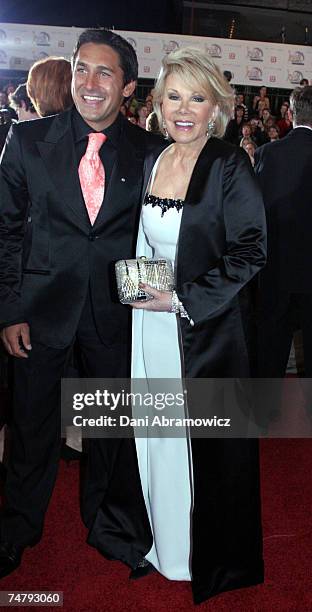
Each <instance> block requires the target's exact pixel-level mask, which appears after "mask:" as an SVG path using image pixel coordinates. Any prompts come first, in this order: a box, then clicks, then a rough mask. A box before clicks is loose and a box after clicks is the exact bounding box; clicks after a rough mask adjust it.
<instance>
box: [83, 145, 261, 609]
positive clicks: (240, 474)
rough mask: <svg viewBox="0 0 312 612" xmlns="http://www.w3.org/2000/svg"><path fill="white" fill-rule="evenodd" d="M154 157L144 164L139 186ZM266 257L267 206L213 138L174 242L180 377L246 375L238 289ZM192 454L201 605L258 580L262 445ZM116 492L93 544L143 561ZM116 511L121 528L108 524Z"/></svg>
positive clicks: (236, 160)
mask: <svg viewBox="0 0 312 612" xmlns="http://www.w3.org/2000/svg"><path fill="white" fill-rule="evenodd" d="M157 153H158V151H157ZM157 153H155V154H153V155H151V156H150V157H149V158H148V159H147V162H146V170H145V187H146V185H147V184H148V179H149V176H150V171H151V169H152V167H153V165H154V162H155V159H156V157H157ZM265 256H266V230H265V215H264V208H263V202H262V197H261V193H260V191H259V188H258V186H257V183H256V179H255V177H254V174H253V170H252V168H251V165H250V162H249V159H248V158H247V155H246V154H245V152H244V151H242V150H241V149H238V148H236V147H234V146H232V145H230V144H228V143H225V142H223V141H221V140H219V139H215V138H212V139H210V140H209V141H208V143H207V145H206V146H205V147H204V149H203V150H202V152H201V154H200V156H199V159H198V161H197V163H196V165H195V168H194V171H193V174H192V178H191V181H190V184H189V188H188V192H187V196H186V200H185V204H184V208H183V213H182V219H181V226H180V235H179V241H178V254H177V293H178V295H179V298H180V299H181V301H182V302H183V304H184V306H185V308H186V309H187V311H188V313H189V315H190V316H191V317H192V319H193V321H194V325H193V326H192V325H190V323H189V322H188V321H187V320H186V319H184V320H183V319H181V320H180V323H181V332H182V343H183V353H184V370H185V371H184V374H185V376H186V377H208V378H209V377H222V378H225V377H240V376H241V377H245V376H248V375H249V368H248V343H249V339H248V334H247V327H248V326H247V325H246V318H247V317H248V308H249V304H248V296H247V294H244V296H243V297H242V292H243V291H244V287H245V286H246V284H247V283H248V281H249V280H250V279H251V278H252V277H253V276H254V275H255V274H256V273H257V272H258V271H259V270H260V269H261V267H262V266H263V265H264V263H265ZM155 358H157V357H156V356H155ZM189 409H190V416H191V412H192V407H191V406H189ZM192 456H193V472H194V508H193V514H192V528H191V532H192V559H191V572H192V587H193V594H194V601H195V603H200V602H201V601H204V600H205V599H207V598H209V597H212V596H213V595H216V594H217V593H220V592H222V591H226V590H230V589H234V588H239V587H243V586H249V585H253V584H257V583H259V582H262V581H263V561H262V535H261V518H260V494H259V457H258V443H257V441H256V440H240V439H228V440H223V439H193V440H192ZM116 488H117V487H116V486H115V485H114V483H113V482H112V484H111V499H110V494H108V496H107V498H106V500H105V503H104V505H103V509H102V510H101V513H100V514H99V515H98V517H97V520H96V521H95V525H94V529H93V532H92V533H91V537H90V542H91V543H92V544H93V545H95V546H97V547H98V548H100V550H102V552H104V553H105V554H109V556H115V557H117V558H122V559H123V560H124V561H126V562H128V563H129V565H131V564H132V563H131V562H132V560H133V555H132V553H133V547H136V548H137V550H138V549H140V551H141V553H142V554H144V553H145V554H146V553H147V552H148V550H149V549H150V547H151V539H150V537H149V536H148V534H146V536H145V541H143V540H142V537H141V536H142V533H140V534H137V537H135V536H134V527H133V526H134V522H135V521H134V517H135V512H134V507H133V499H132V498H131V499H130V500H128V501H127V502H126V506H125V507H126V511H125V508H122V504H121V493H120V491H119V493H118V494H117V492H116ZM140 503H141V502H140ZM118 507H119V511H118V524H117V523H116V521H114V520H112V517H113V513H114V512H116V508H118ZM140 511H141V506H140ZM178 511H179V509H178V508H177V512H178ZM121 525H122V528H121ZM122 532H124V534H126V533H127V534H128V537H127V538H126V536H125V535H122ZM112 534H113V535H114V536H117V537H116V539H115V541H112ZM129 534H130V535H129ZM107 537H108V539H107ZM108 541H109V545H108V546H107V543H108ZM127 542H131V546H130V545H128V549H129V551H128V552H127Z"/></svg>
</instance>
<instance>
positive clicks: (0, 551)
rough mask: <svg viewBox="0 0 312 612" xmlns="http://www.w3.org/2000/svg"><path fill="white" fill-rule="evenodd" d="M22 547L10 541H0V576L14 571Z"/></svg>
mask: <svg viewBox="0 0 312 612" xmlns="http://www.w3.org/2000/svg"><path fill="white" fill-rule="evenodd" d="M23 552H24V548H23V547H21V546H15V545H14V544H10V542H0V578H4V576H8V575H9V574H11V572H14V570H16V569H17V568H18V567H19V566H20V564H21V559H22V555H23Z"/></svg>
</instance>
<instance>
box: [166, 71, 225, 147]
mask: <svg viewBox="0 0 312 612" xmlns="http://www.w3.org/2000/svg"><path fill="white" fill-rule="evenodd" d="M161 108H162V115H163V120H164V123H165V125H166V128H167V130H168V133H169V135H170V136H171V138H172V139H173V140H175V141H176V142H177V143H180V144H199V145H200V144H201V145H202V146H203V145H204V143H205V141H206V138H207V127H208V123H209V121H210V120H211V119H212V118H215V117H216V114H217V106H215V105H213V104H212V102H211V101H210V99H209V97H208V95H207V92H204V91H203V90H202V88H201V86H198V88H197V87H196V84H194V86H193V87H189V86H188V85H187V84H186V83H185V82H184V80H182V79H181V77H180V76H179V75H177V74H170V75H169V76H168V77H167V79H166V82H165V90H164V95H163V100H162V105H161Z"/></svg>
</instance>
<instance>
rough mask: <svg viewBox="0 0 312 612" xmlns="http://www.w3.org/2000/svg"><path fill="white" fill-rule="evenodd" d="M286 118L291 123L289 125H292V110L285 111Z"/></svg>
mask: <svg viewBox="0 0 312 612" xmlns="http://www.w3.org/2000/svg"><path fill="white" fill-rule="evenodd" d="M287 117H288V119H289V121H291V123H293V120H294V113H293V112H292V110H290V108H289V109H288V111H287Z"/></svg>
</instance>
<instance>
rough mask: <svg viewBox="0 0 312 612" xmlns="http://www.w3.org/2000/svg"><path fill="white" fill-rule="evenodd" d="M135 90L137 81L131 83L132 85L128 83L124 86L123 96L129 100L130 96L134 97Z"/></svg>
mask: <svg viewBox="0 0 312 612" xmlns="http://www.w3.org/2000/svg"><path fill="white" fill-rule="evenodd" d="M135 88H136V81H130V83H127V85H125V86H124V88H123V90H122V95H123V96H124V97H125V98H129V97H130V96H132V94H133V92H134V90H135Z"/></svg>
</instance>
